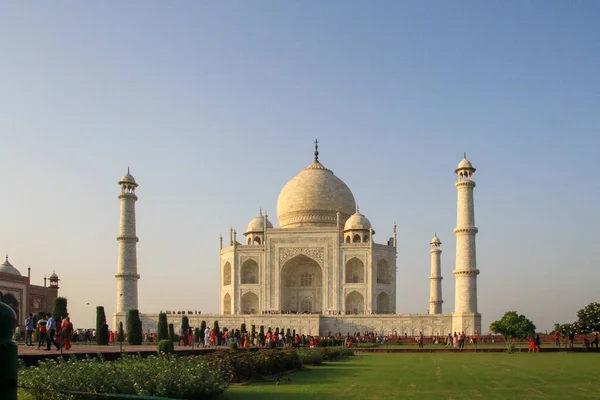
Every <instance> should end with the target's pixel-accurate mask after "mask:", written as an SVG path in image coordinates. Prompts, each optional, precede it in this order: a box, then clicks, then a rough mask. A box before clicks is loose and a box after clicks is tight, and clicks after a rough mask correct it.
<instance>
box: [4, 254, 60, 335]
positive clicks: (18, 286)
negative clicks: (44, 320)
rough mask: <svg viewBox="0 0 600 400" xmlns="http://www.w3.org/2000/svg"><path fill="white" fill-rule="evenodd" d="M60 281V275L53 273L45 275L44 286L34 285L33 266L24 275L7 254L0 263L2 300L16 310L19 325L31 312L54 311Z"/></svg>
mask: <svg viewBox="0 0 600 400" xmlns="http://www.w3.org/2000/svg"><path fill="white" fill-rule="evenodd" d="M58 281H59V279H58V275H56V274H55V273H53V274H52V275H51V276H50V278H45V277H44V286H38V285H32V284H31V268H27V276H22V275H21V272H19V270H18V269H16V268H15V267H13V265H12V264H11V263H10V262H9V261H8V255H7V256H6V260H5V261H4V263H2V264H0V300H2V301H3V302H4V303H6V304H8V305H9V306H10V307H11V308H12V309H13V310H14V311H15V313H16V314H17V321H19V322H18V323H19V325H23V324H24V321H25V318H27V315H28V314H29V313H32V314H34V315H35V314H36V313H38V312H39V311H47V312H50V311H52V304H53V302H54V299H55V298H57V297H58ZM47 283H48V285H47Z"/></svg>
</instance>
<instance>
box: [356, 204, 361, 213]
mask: <svg viewBox="0 0 600 400" xmlns="http://www.w3.org/2000/svg"><path fill="white" fill-rule="evenodd" d="M356 213H357V214H360V205H359V204H358V202H356Z"/></svg>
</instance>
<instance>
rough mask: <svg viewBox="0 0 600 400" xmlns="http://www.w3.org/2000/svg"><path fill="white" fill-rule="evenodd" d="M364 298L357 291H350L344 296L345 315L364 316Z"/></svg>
mask: <svg viewBox="0 0 600 400" xmlns="http://www.w3.org/2000/svg"><path fill="white" fill-rule="evenodd" d="M364 313H365V298H364V296H363V295H362V294H360V293H358V292H357V291H352V292H350V293H348V294H347V295H346V314H364Z"/></svg>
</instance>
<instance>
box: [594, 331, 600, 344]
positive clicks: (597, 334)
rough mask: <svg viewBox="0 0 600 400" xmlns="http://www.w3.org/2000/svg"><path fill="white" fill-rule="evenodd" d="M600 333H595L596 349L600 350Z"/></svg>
mask: <svg viewBox="0 0 600 400" xmlns="http://www.w3.org/2000/svg"><path fill="white" fill-rule="evenodd" d="M598 336H600V333H598V331H596V332H594V344H595V345H596V348H598V341H599V337H598Z"/></svg>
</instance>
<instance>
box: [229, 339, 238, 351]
mask: <svg viewBox="0 0 600 400" xmlns="http://www.w3.org/2000/svg"><path fill="white" fill-rule="evenodd" d="M229 350H230V351H233V352H234V353H235V352H236V351H238V346H237V343H236V341H235V340H232V341H231V342H229Z"/></svg>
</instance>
